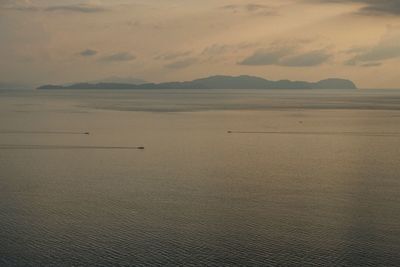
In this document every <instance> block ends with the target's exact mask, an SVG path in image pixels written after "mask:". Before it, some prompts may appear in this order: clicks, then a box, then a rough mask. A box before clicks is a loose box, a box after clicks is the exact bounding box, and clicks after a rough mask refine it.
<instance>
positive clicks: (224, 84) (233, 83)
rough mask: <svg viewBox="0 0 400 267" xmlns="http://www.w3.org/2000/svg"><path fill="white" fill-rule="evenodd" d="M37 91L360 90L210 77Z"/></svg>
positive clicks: (331, 83)
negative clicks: (180, 80)
mask: <svg viewBox="0 0 400 267" xmlns="http://www.w3.org/2000/svg"><path fill="white" fill-rule="evenodd" d="M38 89H357V86H356V85H355V84H354V83H353V82H352V81H350V80H346V79H338V78H332V79H325V80H321V81H319V82H305V81H290V80H280V81H270V80H267V79H264V78H260V77H255V76H248V75H241V76H223V75H217V76H211V77H207V78H201V79H196V80H193V81H185V82H164V83H144V84H131V83H76V84H72V85H66V86H62V85H44V86H41V87H39V88H38Z"/></svg>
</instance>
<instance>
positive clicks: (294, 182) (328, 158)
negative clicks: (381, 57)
mask: <svg viewBox="0 0 400 267" xmlns="http://www.w3.org/2000/svg"><path fill="white" fill-rule="evenodd" d="M223 92H224V93H223V94H222V93H221V91H190V92H185V91H182V90H176V91H173V90H171V91H163V92H154V91H152V92H151V93H145V92H136V91H130V92H118V91H117V92H113V93H112V97H111V98H110V92H108V91H100V92H71V91H70V92H68V91H63V92H45V93H43V92H35V93H31V92H25V93H15V92H8V93H2V96H1V99H0V104H1V105H0V107H1V108H0V109H1V112H0V122H1V129H0V130H4V129H8V130H10V129H13V130H15V131H17V132H15V133H13V134H1V135H0V138H1V142H0V143H1V145H2V146H4V145H9V146H11V145H18V144H20V145H21V144H22V145H36V146H37V145H42V146H44V147H54V146H56V147H58V149H10V148H8V149H2V148H1V147H0V170H1V172H0V203H1V204H0V229H1V232H2V240H3V241H4V242H2V246H0V252H1V253H0V255H1V256H0V259H1V261H2V263H4V264H11V265H12V264H16V265H26V264H43V265H46V264H53V265H62V264H65V265H114V264H116V263H118V264H121V265H124V264H125V265H140V264H147V265H168V264H170V265H189V264H197V265H208V266H218V265H219V266H220V265H234V264H243V265H276V264H283V265H291V264H296V265H298V264H302V265H311V264H313V265H319V266H326V265H330V264H331V265H340V266H346V265H347V266H354V265H363V266H374V265H379V264H383V265H386V266H388V265H398V264H399V261H398V260H399V259H398V257H397V256H398V255H397V251H398V249H399V247H400V242H399V240H400V232H399V231H398V230H397V228H396V227H395V226H396V224H397V222H398V221H399V219H400V213H399V212H398V210H399V209H398V208H399V207H398V203H399V201H398V200H399V199H400V193H399V191H398V190H397V188H398V187H399V179H398V177H399V173H400V164H399V156H400V155H399V149H398V148H399V145H400V143H399V142H400V141H399V139H398V137H396V136H395V137H393V136H385V135H384V136H380V135H367V134H364V135H363V134H340V133H385V132H386V133H396V132H399V131H400V128H399V125H400V111H399V110H394V109H392V108H391V107H392V106H391V105H390V103H395V102H396V101H397V100H396V99H399V94H398V93H397V92H386V95H385V93H381V92H382V91H381V92H380V93H375V92H372V91H371V92H360V93H357V94H360V95H359V96H358V99H363V98H364V100H365V99H368V100H369V102H368V103H376V107H379V106H380V105H381V106H380V107H381V109H378V110H371V109H370V110H366V109H364V108H361V109H360V108H359V106H358V105H359V104H358V103H355V102H354V103H352V104H349V105H348V106H346V108H345V109H342V108H340V107H338V106H336V107H334V109H332V102H335V103H336V104H338V103H339V104H340V103H343V100H346V99H347V100H351V99H352V94H354V93H345V92H341V93H338V92H336V93H335V92H325V93H324V92H322V93H321V92H320V93H317V92H314V93H312V92H308V93H307V92H303V93H304V94H305V95H304V98H296V103H295V104H296V105H295V106H294V107H290V106H291V99H292V98H293V97H292V96H293V94H294V93H293V94H290V93H287V92H286V93H285V92H281V93H279V92H276V91H275V92H272V91H256V92H254V91H246V90H235V91H223ZM168 94H170V95H169V96H166V95H168ZM237 95H240V98H241V99H242V101H239V100H238V99H237V98H236V97H237ZM318 95H319V96H318ZM317 96H318V97H317ZM209 99H214V102H211V103H210V102H209ZM273 99H275V101H273V102H274V106H273V107H272V108H271V107H270V108H268V105H269V103H272V102H271V101H272V100H273ZM339 99H340V101H339ZM383 99H384V100H385V101H384V103H385V104H384V105H383V104H382V103H381V102H380V101H382V100H383ZM94 100H95V101H94ZM136 101H138V103H142V104H146V105H145V107H146V108H147V109H149V111H143V110H142V111H129V109H135V108H140V106H135V104H133V105H132V103H136ZM349 102H351V101H349ZM96 103H97V105H96V106H94V104H96ZM195 103H196V104H195ZM207 103H208V104H207ZM263 103H265V106H264V109H262V108H260V107H261V106H262V104H263ZM279 103H280V105H281V106H282V107H281V108H278V106H279V105H278V104H279ZM363 103H364V104H365V102H363ZM379 103H381V104H379ZM388 103H389V104H388ZM189 104H190V105H191V106H190V105H189ZM292 104H293V103H292ZM300 104H301V105H306V106H307V107H303V108H300V107H299V105H300ZM207 105H209V106H207ZM232 105H233V106H232ZM382 105H383V106H382ZM386 105H387V106H386ZM235 106H236V107H246V110H240V109H236V110H235V109H234V108H233V107H235ZM252 106H253V110H251V109H250V107H252ZM315 106H317V107H318V108H315ZM171 107H175V108H176V109H182V108H184V109H185V110H186V111H185V110H181V111H180V112H176V111H175V112H171ZM217 107H219V108H217ZM227 107H230V108H227ZM355 107H356V108H355ZM384 107H388V108H389V109H384ZM199 108H200V109H202V110H198V109H199ZM118 109H121V110H122V111H120V110H118ZM150 109H152V111H150ZM191 109H195V110H197V111H194V112H193V111H191ZM127 110H128V111H127ZM162 110H164V111H162ZM168 110H170V111H169V112H168ZM229 130H239V131H251V132H274V134H233V133H231V134H229V133H228V132H227V131H229ZM18 131H19V132H21V131H22V132H24V133H23V134H21V133H18ZM29 131H32V132H38V131H44V132H48V131H50V132H64V131H65V132H86V131H88V132H90V135H83V134H73V135H70V134H67V135H63V134H48V133H47V134H37V133H36V134H27V133H26V132H29ZM304 132H306V133H314V134H287V133H304ZM315 133H335V134H315ZM132 146H145V149H144V150H121V149H91V148H93V147H114V148H116V147H132ZM68 147H80V148H82V147H84V148H85V149H79V150H77V149H64V148H68Z"/></svg>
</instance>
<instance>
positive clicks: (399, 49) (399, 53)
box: [345, 28, 400, 65]
mask: <svg viewBox="0 0 400 267" xmlns="http://www.w3.org/2000/svg"><path fill="white" fill-rule="evenodd" d="M350 51H351V54H353V56H352V57H351V58H350V59H349V60H347V61H346V62H345V64H346V65H366V64H367V65H368V64H370V63H372V62H380V61H385V60H391V59H396V58H400V29H399V28H391V29H389V30H388V32H387V33H386V34H385V35H384V36H383V37H382V39H381V41H380V42H378V43H377V44H376V45H373V46H371V47H364V48H355V49H351V50H350Z"/></svg>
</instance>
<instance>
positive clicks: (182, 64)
mask: <svg viewBox="0 0 400 267" xmlns="http://www.w3.org/2000/svg"><path fill="white" fill-rule="evenodd" d="M196 62H197V59H196V58H187V59H183V60H178V61H175V62H172V63H170V64H167V65H165V67H166V68H169V69H183V68H187V67H189V66H191V65H193V64H194V63H196Z"/></svg>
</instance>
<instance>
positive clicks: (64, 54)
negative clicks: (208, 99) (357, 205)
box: [0, 0, 400, 88]
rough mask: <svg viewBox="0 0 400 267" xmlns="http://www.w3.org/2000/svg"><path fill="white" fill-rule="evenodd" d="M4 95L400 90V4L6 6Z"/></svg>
mask: <svg viewBox="0 0 400 267" xmlns="http://www.w3.org/2000/svg"><path fill="white" fill-rule="evenodd" d="M0 58H1V60H0V85H1V84H24V85H25V84H26V85H31V86H37V85H41V84H49V83H51V84H61V83H71V82H83V81H101V80H105V79H111V78H115V79H117V78H118V79H119V80H120V81H130V80H134V79H142V80H146V81H151V82H163V81H174V80H191V79H195V78H200V77H206V76H210V75H216V74H220V75H242V74H245V75H255V76H260V77H263V78H267V79H270V80H279V79H291V80H306V81H318V80H321V79H324V78H330V77H340V78H347V79H351V80H352V81H354V82H355V83H356V84H357V85H358V86H359V87H361V88H400V75H399V69H400V0H263V1H257V0H230V1H225V0H201V1H200V0H0Z"/></svg>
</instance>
